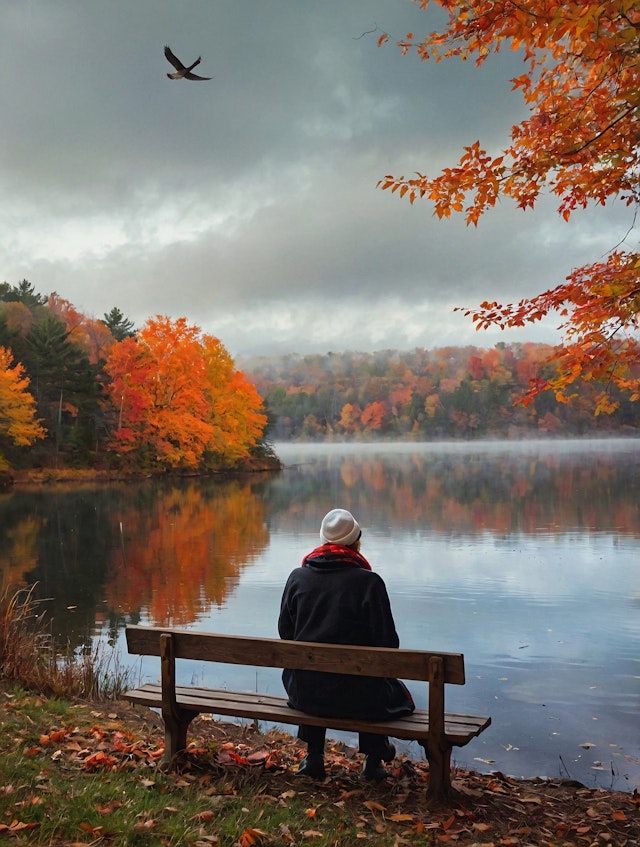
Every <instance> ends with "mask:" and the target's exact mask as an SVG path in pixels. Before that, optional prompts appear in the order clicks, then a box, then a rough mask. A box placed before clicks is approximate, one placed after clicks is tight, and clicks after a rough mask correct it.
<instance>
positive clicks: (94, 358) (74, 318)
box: [47, 292, 115, 365]
mask: <svg viewBox="0 0 640 847" xmlns="http://www.w3.org/2000/svg"><path fill="white" fill-rule="evenodd" d="M47 306H48V307H49V309H50V311H51V312H52V313H53V314H54V315H55V316H56V317H57V318H59V319H60V320H61V321H62V322H63V323H64V325H65V326H66V328H67V330H68V331H69V340H70V341H72V342H73V343H74V344H76V345H77V346H78V347H79V348H80V349H81V350H83V351H84V352H85V353H86V354H87V356H88V357H89V361H90V362H91V364H93V365H95V364H97V363H98V362H100V361H104V360H105V359H106V358H107V356H108V354H109V351H110V350H111V348H112V347H113V344H114V343H115V340H114V338H113V336H112V335H111V332H110V331H109V328H108V327H107V325H106V324H105V322H104V321H97V320H93V319H92V318H88V317H87V316H86V315H83V314H82V313H81V312H79V311H78V310H77V309H76V308H75V306H73V305H72V304H71V303H70V302H69V301H68V300H64V299H63V298H62V297H59V296H58V295H57V294H56V293H55V292H54V293H53V294H50V295H49V300H48V302H47Z"/></svg>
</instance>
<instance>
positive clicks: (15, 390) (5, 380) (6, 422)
mask: <svg viewBox="0 0 640 847" xmlns="http://www.w3.org/2000/svg"><path fill="white" fill-rule="evenodd" d="M28 389H29V380H28V379H27V378H26V377H25V376H24V368H23V366H22V365H21V364H20V363H19V362H18V363H16V364H15V365H14V363H13V357H12V355H11V352H10V351H9V350H7V349H6V348H5V347H0V444H2V442H10V443H12V444H15V445H18V446H21V447H26V446H28V445H30V444H33V442H34V441H36V440H37V439H38V438H44V436H45V430H44V429H43V428H42V426H41V424H40V421H39V420H38V419H37V417H36V401H35V400H34V398H33V397H32V395H31V394H30V393H29V390H28ZM6 464H7V463H6V459H5V457H4V456H3V454H2V452H0V469H2V468H3V467H6Z"/></svg>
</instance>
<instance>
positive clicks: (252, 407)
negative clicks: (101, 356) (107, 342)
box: [105, 316, 266, 468]
mask: <svg viewBox="0 0 640 847" xmlns="http://www.w3.org/2000/svg"><path fill="white" fill-rule="evenodd" d="M105 370H106V373H107V374H108V376H109V378H110V382H109V384H108V386H107V393H108V396H109V398H110V400H111V404H112V410H113V414H114V415H115V418H116V422H115V424H114V429H115V437H114V448H115V449H116V450H117V451H119V452H121V453H129V454H131V457H132V458H134V457H135V459H136V460H137V461H138V462H141V463H142V464H143V465H145V466H159V467H172V468H195V467H198V466H199V465H201V464H203V463H204V462H205V457H206V459H207V461H206V463H207V464H217V463H218V462H224V461H233V460H236V459H238V458H240V457H242V456H244V455H246V454H247V453H248V452H249V450H250V449H251V447H253V446H254V445H255V444H256V443H257V441H258V440H259V438H260V437H261V436H262V432H263V430H264V425H265V423H266V417H265V416H264V415H262V414H261V412H260V408H261V405H262V401H261V400H260V398H259V396H258V394H257V392H256V390H255V388H254V387H253V386H251V385H250V384H249V383H247V381H246V380H245V379H244V377H243V376H242V374H240V373H239V372H237V371H236V370H235V369H234V367H233V360H232V359H231V357H230V356H229V354H228V353H227V351H226V350H225V348H224V347H223V345H222V344H221V343H220V342H219V341H218V339H215V338H213V337H212V336H206V335H205V336H202V335H201V333H200V330H199V328H198V327H196V326H190V325H189V324H188V323H187V321H186V319H185V318H179V319H178V320H176V321H172V320H171V319H169V318H167V317H162V316H157V317H156V318H153V319H149V320H148V321H147V322H146V324H145V325H144V327H143V328H142V329H141V330H140V331H139V332H138V333H137V334H136V336H135V337H129V338H125V339H124V340H123V341H121V342H120V343H116V344H115V345H114V347H113V348H112V350H111V352H110V354H109V358H108V360H107V363H106V365H105Z"/></svg>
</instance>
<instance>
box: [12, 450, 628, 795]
mask: <svg viewBox="0 0 640 847" xmlns="http://www.w3.org/2000/svg"><path fill="white" fill-rule="evenodd" d="M276 450H277V452H278V455H279V456H280V457H281V458H282V460H283V461H284V462H285V470H284V471H283V472H282V473H281V474H268V475H252V476H250V477H243V478H238V479H233V480H186V481H163V482H151V481H150V482H145V483H136V484H133V485H122V484H112V485H108V486H83V487H77V488H73V489H71V488H69V487H57V488H56V487H54V488H52V489H50V490H47V491H43V490H39V491H33V492H17V491H16V492H11V493H9V494H6V495H2V497H0V551H4V552H0V570H1V572H2V578H3V580H5V581H7V579H12V580H13V581H16V580H19V579H21V580H23V581H25V582H29V583H31V582H35V581H37V582H38V591H39V592H40V596H42V597H49V598H53V599H52V600H51V601H50V603H49V609H50V612H51V614H52V615H53V617H54V622H55V626H56V628H57V630H58V631H59V632H60V633H61V634H63V635H64V636H65V637H66V638H69V639H70V641H71V642H72V643H75V644H81V643H85V642H86V641H87V639H89V640H90V639H91V638H104V639H109V640H110V642H111V643H113V644H115V646H116V649H118V650H121V651H124V650H125V649H126V648H125V647H124V643H123V638H122V627H123V626H124V624H125V623H126V622H142V623H149V624H158V625H163V624H167V625H168V624H172V625H179V626H189V627H191V628H194V629H199V630H209V631H221V632H232V633H237V634H247V635H266V636H276V635H277V629H276V625H277V616H278V610H279V604H280V596H281V592H282V587H283V585H284V582H285V580H286V577H287V575H288V573H289V572H290V570H291V569H292V568H294V567H296V566H298V565H299V563H300V560H301V559H302V556H303V555H304V554H305V553H306V552H308V551H309V550H310V549H312V548H313V547H314V546H316V545H317V543H318V540H319V539H318V528H319V524H320V520H321V518H322V516H323V515H324V514H325V512H326V511H328V510H329V509H330V508H333V507H335V506H341V507H344V508H347V509H350V510H351V511H353V512H354V514H355V515H356V517H357V518H358V520H359V521H360V523H361V525H362V526H363V537H362V545H363V546H362V552H363V553H364V554H365V555H366V556H367V558H368V559H369V561H370V562H371V564H372V566H373V568H374V569H375V570H377V571H378V572H379V573H380V574H381V575H382V576H383V578H384V580H385V582H386V584H387V588H388V590H389V595H390V597H391V604H392V608H393V612H394V616H395V620H396V626H397V629H398V633H399V635H400V641H401V644H402V646H404V647H415V648H430V649H437V650H449V651H453V652H462V653H464V654H465V662H466V669H467V683H466V685H465V686H449V687H448V691H447V697H448V700H447V708H448V710H450V711H464V712H467V711H468V712H473V713H477V714H487V715H491V717H492V722H493V723H492V726H491V727H490V728H489V729H488V730H487V731H486V732H485V733H484V734H483V735H482V736H481V737H480V738H478V739H476V740H474V741H472V742H471V743H470V744H469V745H468V746H467V747H466V748H462V749H456V750H454V760H455V761H456V762H457V763H458V764H459V765H461V766H465V767H471V768H475V769H477V770H480V771H491V770H501V771H504V772H505V773H509V774H513V775H515V776H528V777H532V776H549V777H557V776H565V777H571V778H573V779H578V780H580V781H582V782H583V783H585V784H586V785H589V786H592V785H600V786H603V787H610V786H613V787H614V788H616V789H620V790H632V789H633V788H634V787H637V786H639V785H640V746H639V733H638V714H639V712H640V708H639V707H640V649H639V645H640V615H639V614H638V613H639V611H640V575H639V568H638V564H639V563H640V556H639V553H640V505H639V504H640V473H639V471H640V442H639V441H636V440H621V439H616V440H610V441H609V440H593V441H570V442H567V441H562V442H554V441H536V442H523V443H503V442H490V443H464V444H458V443H456V444H448V443H447V444H366V445H361V444H355V445H354V444H344V445H343V444H329V445H322V444H318V445H299V444H279V445H276ZM122 661H124V662H128V661H132V660H130V659H129V657H128V656H127V655H126V653H124V652H123V654H122ZM133 662H134V664H135V667H136V669H138V670H139V671H140V673H141V675H142V677H143V680H146V679H156V678H157V677H158V675H159V665H158V663H157V660H155V659H154V660H151V659H149V660H146V659H145V660H143V661H142V663H140V662H139V659H135V660H133ZM179 674H180V676H181V681H184V682H197V683H204V684H210V685H219V686H228V687H248V688H250V689H251V690H255V689H256V688H259V689H260V690H266V691H271V692H277V693H281V692H282V687H281V683H280V677H279V673H278V672H277V671H269V670H263V669H260V670H256V669H251V668H246V669H245V668H240V667H234V666H216V667H212V666H207V665H205V664H202V663H196V662H184V663H181V665H180V667H179ZM410 687H411V688H412V691H413V693H414V696H415V697H416V700H417V701H418V704H419V705H420V706H425V705H426V687H425V688H424V689H422V690H421V686H420V685H419V684H416V683H412V684H411V686H410ZM291 731H294V730H293V729H291ZM336 735H337V734H336ZM340 737H344V736H340ZM346 740H348V741H351V740H352V739H349V738H346ZM354 741H355V740H354ZM402 749H403V750H406V752H408V753H409V754H410V755H412V756H416V757H418V756H421V751H420V749H419V748H418V747H417V745H407V746H406V747H403V748H402Z"/></svg>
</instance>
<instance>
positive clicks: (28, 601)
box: [0, 585, 131, 700]
mask: <svg viewBox="0 0 640 847" xmlns="http://www.w3.org/2000/svg"><path fill="white" fill-rule="evenodd" d="M34 593H35V585H32V586H30V587H27V588H17V589H13V588H5V589H4V590H3V591H2V593H1V594H0V679H1V680H5V681H7V682H13V683H19V684H20V685H21V686H22V687H23V688H24V689H26V690H31V691H38V692H39V693H41V694H44V695H45V696H47V697H65V698H75V699H77V698H83V699H91V700H105V699H110V698H113V697H118V696H119V695H120V694H121V693H122V691H124V690H125V688H128V687H130V684H131V680H130V679H129V677H130V672H129V671H127V670H123V669H122V668H120V667H119V664H118V658H117V654H116V653H115V652H114V651H113V650H111V649H110V648H107V647H106V646H105V645H104V643H102V642H96V643H95V644H94V645H93V646H92V647H91V648H87V649H81V650H73V649H71V648H70V647H68V646H65V647H64V648H61V646H60V645H58V644H56V642H55V639H54V638H53V636H52V635H51V632H50V627H49V622H48V621H47V619H46V616H45V615H44V613H42V612H41V607H40V601H38V600H37V599H36V598H35V596H34Z"/></svg>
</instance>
